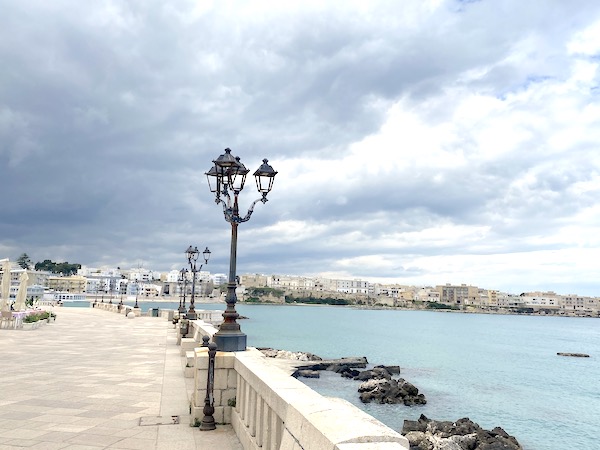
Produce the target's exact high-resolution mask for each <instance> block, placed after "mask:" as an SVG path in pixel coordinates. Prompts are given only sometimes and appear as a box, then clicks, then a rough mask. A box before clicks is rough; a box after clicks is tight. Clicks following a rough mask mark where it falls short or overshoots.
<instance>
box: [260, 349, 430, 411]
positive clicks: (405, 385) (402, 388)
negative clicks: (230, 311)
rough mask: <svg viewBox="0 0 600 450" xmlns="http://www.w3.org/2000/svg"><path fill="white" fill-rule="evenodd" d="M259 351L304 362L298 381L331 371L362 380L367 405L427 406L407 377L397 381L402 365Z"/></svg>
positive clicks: (359, 358) (360, 389)
mask: <svg viewBox="0 0 600 450" xmlns="http://www.w3.org/2000/svg"><path fill="white" fill-rule="evenodd" d="M259 350H260V351H261V352H262V353H263V354H264V355H265V356H267V357H269V358H286V359H293V360H297V361H303V362H304V364H299V365H298V366H297V368H296V371H295V372H294V373H293V374H292V376H293V377H295V378H299V377H304V378H319V377H320V373H319V372H321V371H323V370H328V371H331V372H335V373H338V374H340V376H341V377H343V378H347V379H352V380H356V381H362V383H361V384H360V386H359V387H358V393H359V398H360V401H361V402H363V403H371V402H375V403H380V404H399V403H402V404H404V405H406V406H413V405H424V404H426V403H427V400H426V399H425V396H424V395H423V394H421V393H419V389H417V387H416V386H415V385H413V384H412V383H409V382H408V381H406V380H405V379H404V378H394V375H400V366H383V365H379V366H375V367H373V368H372V369H367V365H368V363H369V362H368V361H367V358H366V357H364V356H355V357H344V358H338V359H330V360H323V359H322V358H320V357H319V356H317V355H314V354H312V353H306V352H288V351H285V350H275V349H272V348H261V349H259ZM357 369H365V370H357Z"/></svg>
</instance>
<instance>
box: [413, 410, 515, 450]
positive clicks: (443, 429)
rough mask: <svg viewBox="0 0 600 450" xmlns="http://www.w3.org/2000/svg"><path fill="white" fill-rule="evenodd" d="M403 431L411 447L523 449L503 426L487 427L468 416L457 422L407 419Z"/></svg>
mask: <svg viewBox="0 0 600 450" xmlns="http://www.w3.org/2000/svg"><path fill="white" fill-rule="evenodd" d="M402 434H403V435H404V436H406V438H407V439H408V441H409V442H410V450H522V447H521V445H520V444H519V443H518V442H517V440H516V439H515V438H514V437H513V436H511V435H509V434H508V433H507V432H506V431H504V430H503V429H502V428H500V427H496V428H494V429H493V430H491V431H488V430H484V429H483V428H481V427H480V426H479V425H478V424H476V423H475V422H473V421H471V420H470V419H469V418H463V419H459V420H457V421H456V422H449V421H437V420H431V419H428V418H427V417H425V416H424V415H422V414H421V417H419V420H405V421H404V426H403V428H402Z"/></svg>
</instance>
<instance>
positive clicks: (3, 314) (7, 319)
mask: <svg viewBox="0 0 600 450" xmlns="http://www.w3.org/2000/svg"><path fill="white" fill-rule="evenodd" d="M0 318H1V320H0V328H2V326H3V325H4V324H5V323H6V327H5V328H15V325H16V318H15V317H14V316H13V313H12V311H6V310H5V311H0Z"/></svg>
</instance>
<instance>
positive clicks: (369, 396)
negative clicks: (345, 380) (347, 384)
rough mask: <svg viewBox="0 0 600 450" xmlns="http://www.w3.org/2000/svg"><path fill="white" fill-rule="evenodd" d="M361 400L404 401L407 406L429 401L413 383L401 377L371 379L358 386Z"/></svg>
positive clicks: (389, 402)
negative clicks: (397, 378) (395, 378)
mask: <svg viewBox="0 0 600 450" xmlns="http://www.w3.org/2000/svg"><path fill="white" fill-rule="evenodd" d="M358 392H359V394H360V401H361V402H363V403H370V402H372V401H374V402H376V403H382V404H383V403H388V404H397V403H403V404H405V405H406V406H413V405H424V404H426V403H427V400H426V399H425V396H424V395H423V394H419V390H418V389H417V388H416V387H415V386H414V385H413V384H411V383H409V382H407V381H406V380H404V379H402V378H400V379H399V380H394V379H387V378H379V379H375V378H373V379H370V380H367V381H365V382H363V383H361V385H360V386H359V388H358Z"/></svg>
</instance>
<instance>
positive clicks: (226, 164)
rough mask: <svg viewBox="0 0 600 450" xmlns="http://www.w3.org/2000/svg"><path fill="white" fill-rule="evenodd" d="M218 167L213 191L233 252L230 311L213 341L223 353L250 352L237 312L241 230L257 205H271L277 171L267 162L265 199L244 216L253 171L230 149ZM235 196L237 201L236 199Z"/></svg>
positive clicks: (262, 171) (211, 178) (259, 173)
mask: <svg viewBox="0 0 600 450" xmlns="http://www.w3.org/2000/svg"><path fill="white" fill-rule="evenodd" d="M213 163H214V166H213V167H211V169H210V170H209V171H208V172H206V177H207V178H208V186H209V189H210V191H211V192H212V193H213V194H215V203H220V204H221V205H222V206H223V215H224V216H225V220H226V221H227V222H229V223H230V224H231V251H230V255H229V280H228V283H227V296H226V297H225V301H226V302H227V308H226V309H225V312H224V313H223V319H224V320H223V323H222V324H221V326H220V327H219V331H218V332H216V333H215V334H214V335H213V342H214V343H215V344H217V348H218V349H219V350H220V351H225V352H235V351H244V350H246V335H245V334H244V333H242V331H241V329H240V325H239V324H238V323H237V319H238V317H239V314H238V313H237V312H236V310H235V303H236V301H237V297H236V294H235V289H236V260H237V228H238V224H240V223H242V222H247V221H248V220H250V216H251V215H252V212H253V211H254V206H255V205H256V203H258V202H259V201H260V202H262V203H266V202H267V194H268V193H269V192H270V191H271V189H272V188H273V181H274V179H275V175H277V172H276V171H275V170H273V168H272V167H271V166H270V165H269V164H268V160H266V159H263V163H262V164H261V166H260V167H259V168H258V169H257V170H256V172H254V177H255V179H256V187H257V189H258V192H259V193H260V194H261V198H259V199H257V200H255V201H254V202H253V203H252V205H250V208H248V212H247V213H246V215H245V216H243V217H242V216H240V212H239V206H238V196H239V193H240V192H241V191H242V189H243V188H244V183H245V181H246V175H247V174H248V172H250V171H249V170H248V169H246V166H244V165H243V164H242V163H241V162H240V158H236V157H234V156H233V155H232V154H231V150H230V149H228V148H226V149H225V153H224V154H222V155H221V156H219V157H218V158H217V159H215V160H214V161H213ZM232 194H233V198H232Z"/></svg>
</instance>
